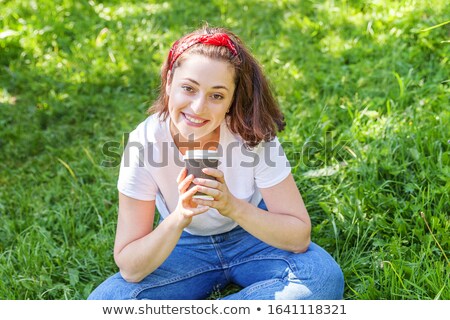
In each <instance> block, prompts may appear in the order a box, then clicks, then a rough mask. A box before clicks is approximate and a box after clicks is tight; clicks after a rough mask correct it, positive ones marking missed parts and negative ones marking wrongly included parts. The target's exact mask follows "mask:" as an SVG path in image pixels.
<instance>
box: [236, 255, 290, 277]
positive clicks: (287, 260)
mask: <svg viewBox="0 0 450 320" xmlns="http://www.w3.org/2000/svg"><path fill="white" fill-rule="evenodd" d="M261 260H282V261H284V262H286V263H287V265H288V266H289V268H290V269H291V270H292V272H294V273H295V272H297V266H296V265H295V263H292V262H291V261H289V259H288V258H284V257H280V256H278V255H266V256H255V257H249V258H245V259H241V260H237V261H234V262H232V263H230V264H229V265H228V268H232V267H235V266H237V265H240V264H243V263H247V262H251V261H261Z"/></svg>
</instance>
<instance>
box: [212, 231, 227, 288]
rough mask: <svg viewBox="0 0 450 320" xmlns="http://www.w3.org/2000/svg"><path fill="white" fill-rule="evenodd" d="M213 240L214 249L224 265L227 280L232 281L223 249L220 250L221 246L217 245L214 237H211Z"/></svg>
mask: <svg viewBox="0 0 450 320" xmlns="http://www.w3.org/2000/svg"><path fill="white" fill-rule="evenodd" d="M211 240H212V241H211V242H212V244H213V246H214V250H215V251H216V254H217V257H218V258H219V261H220V264H221V266H222V270H223V272H224V274H225V278H226V279H227V281H228V282H229V281H230V274H229V272H228V264H227V263H226V262H225V260H224V257H223V254H222V251H220V248H219V246H218V245H217V243H216V242H215V241H214V238H213V237H211Z"/></svg>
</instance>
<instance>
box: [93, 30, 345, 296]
mask: <svg viewBox="0 0 450 320" xmlns="http://www.w3.org/2000/svg"><path fill="white" fill-rule="evenodd" d="M161 78H162V81H161V92H160V96H159V98H158V100H157V101H156V102H155V104H154V105H153V107H152V108H151V109H150V113H151V115H150V116H149V117H148V118H147V119H146V120H145V121H144V122H142V123H141V124H139V125H138V126H137V128H136V129H135V130H134V131H133V132H132V133H131V134H130V137H129V142H128V144H127V147H126V149H125V152H124V155H123V157H122V163H121V168H120V175H119V181H118V190H119V216H118V222H117V234H116V240H115V246H114V258H115V261H116V264H117V266H118V267H119V269H120V272H119V273H117V274H115V275H113V276H112V277H110V278H109V279H107V280H106V281H105V282H103V283H102V284H101V285H100V286H99V287H98V288H97V289H95V290H94V292H92V294H91V295H90V296H89V299H205V298H207V297H209V296H210V294H211V293H212V292H218V291H220V290H221V289H223V288H224V287H225V286H227V285H228V284H230V283H234V284H237V285H239V286H240V287H241V288H242V290H240V291H239V292H237V293H234V294H231V295H228V296H225V297H224V299H341V298H342V295H343V287H344V282H343V275H342V272H341V270H340V268H339V266H338V265H337V264H336V262H335V261H334V260H333V258H332V257H331V256H330V255H329V254H328V253H327V252H325V251H324V250H323V249H322V248H320V247H319V246H318V245H316V244H314V243H312V242H311V241H310V232H311V223H310V218H309V216H308V212H307V210H306V208H305V205H304V203H303V200H302V197H301V195H300V193H299V191H298V189H297V186H296V184H295V181H294V179H293V177H292V175H291V172H290V166H289V162H288V161H287V159H286V156H285V154H284V152H283V150H282V148H281V145H280V143H279V141H278V139H277V137H276V133H277V132H278V131H279V130H282V129H283V128H284V121H283V116H282V114H281V112H280V109H279V107H278V105H277V103H276V101H275V99H274V98H273V96H272V93H271V91H270V88H269V85H268V82H267V80H266V78H265V77H264V75H263V73H262V71H261V68H260V66H259V64H258V63H257V61H256V60H255V59H254V57H253V56H252V55H251V54H250V52H249V51H248V49H247V48H246V47H245V46H244V44H243V43H242V42H241V40H240V39H239V38H238V37H237V36H236V35H234V34H233V33H231V32H229V31H228V30H225V29H221V28H210V27H204V28H202V29H200V30H197V31H194V32H193V33H191V34H188V35H186V36H184V37H182V38H181V39H180V40H178V41H177V42H175V43H174V45H173V47H172V48H171V50H170V53H169V55H168V57H167V59H166V61H165V62H164V64H163V67H162V72H161ZM189 149H194V150H195V149H200V150H203V149H213V150H217V151H218V152H219V154H220V155H221V161H220V164H219V166H218V168H217V169H211V168H207V169H203V170H204V173H206V174H208V175H210V176H212V177H215V178H216V180H211V179H201V178H198V177H194V176H192V175H187V170H186V169H185V168H184V163H183V160H182V159H183V155H184V154H185V153H186V151H187V150H189ZM191 183H193V184H195V186H194V187H193V188H191V189H188V187H189V185H190V184H191ZM197 191H199V192H203V193H205V194H207V195H210V196H212V197H213V200H205V199H194V198H193V195H194V194H195V193H196V192H197ZM155 207H156V208H157V209H158V211H159V213H160V220H159V224H158V225H157V227H155V228H153V222H154V217H155Z"/></svg>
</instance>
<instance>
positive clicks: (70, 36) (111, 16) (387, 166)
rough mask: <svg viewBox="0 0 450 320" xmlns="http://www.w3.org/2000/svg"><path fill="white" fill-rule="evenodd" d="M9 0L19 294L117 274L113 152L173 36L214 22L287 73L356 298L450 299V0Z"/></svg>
mask: <svg viewBox="0 0 450 320" xmlns="http://www.w3.org/2000/svg"><path fill="white" fill-rule="evenodd" d="M0 6H1V8H2V9H1V10H0V128H1V129H0V154H1V162H0V218H1V221H2V223H1V224H0V281H1V283H2V285H1V286H0V297H1V298H3V299H85V298H86V297H87V295H88V294H89V293H90V291H92V289H93V288H94V287H95V286H97V285H98V284H99V283H100V282H101V281H103V280H104V279H105V278H106V277H107V276H109V275H111V274H112V273H114V272H116V271H117V269H116V266H115V265H114V261H113V257H112V246H113V241H114V231H115V223H116V221H115V220H116V211H117V191H116V189H115V188H116V187H115V185H116V180H117V174H118V167H117V166H114V161H113V160H117V156H118V155H119V154H120V153H121V151H122V149H123V138H124V134H125V133H126V132H130V131H131V130H133V128H134V127H135V126H136V125H137V124H138V123H139V122H140V121H142V120H143V119H144V118H145V116H146V115H145V110H146V109H147V107H148V106H149V104H150V103H151V101H152V100H153V99H154V98H155V96H156V93H157V90H158V85H159V68H160V65H161V62H162V61H163V59H164V57H165V56H166V54H167V52H168V49H169V47H170V45H171V44H172V43H173V41H174V40H176V39H177V38H178V37H179V36H181V35H182V34H183V33H185V32H186V31H190V30H192V29H194V28H196V27H198V26H200V25H202V24H203V22H205V21H207V22H208V23H209V24H211V25H214V26H225V27H228V28H230V29H232V30H233V31H234V32H235V33H236V34H238V35H240V36H241V37H242V39H243V40H244V41H246V43H247V44H248V46H249V47H250V48H251V50H252V51H253V52H254V54H255V55H256V56H257V58H258V59H259V60H260V61H261V64H262V65H263V67H264V69H265V71H266V73H267V75H268V77H269V79H270V80H271V83H272V85H273V88H274V90H275V92H276V96H277V99H278V100H279V102H280V104H281V106H282V108H283V112H284V113H285V115H286V120H287V129H286V130H285V131H284V132H283V133H281V134H280V140H282V141H283V143H284V144H285V146H286V147H285V150H286V153H287V155H288V157H289V159H290V160H291V162H292V167H293V174H294V176H295V178H296V181H297V184H298V187H299V188H300V190H301V191H302V195H303V197H304V199H305V203H306V204H307V208H308V211H309V213H310V216H311V218H312V221H313V224H314V227H313V241H315V242H316V243H318V244H320V245H321V246H323V247H324V248H325V249H327V250H328V251H329V252H330V253H331V254H332V255H333V256H334V257H335V258H336V260H337V261H338V262H339V264H340V265H341V266H342V268H343V270H344V274H345V278H346V292H345V298H346V299H450V291H449V290H448V288H449V285H450V284H449V278H450V277H449V271H450V265H449V263H448V257H449V256H450V250H449V245H450V243H449V242H450V238H449V236H448V235H449V233H450V230H449V227H450V223H449V212H450V205H449V203H450V201H449V194H450V150H449V148H450V142H449V139H450V136H449V129H448V124H449V123H450V106H449V105H450V104H449V93H450V90H449V81H450V80H449V70H450V68H449V57H450V50H449V48H450V44H449V40H450V39H449V32H450V24H445V22H446V21H447V20H448V17H449V16H450V10H449V8H450V7H449V6H448V5H446V1H444V0H433V1H414V0H403V1H372V0H367V1H362V0H348V1H344V0H343V1H331V0H330V1H327V0H320V1H313V0H306V1H289V0H283V1H276V0H272V1H263V2H262V1H256V0H253V1H241V0H237V1H208V2H206V1H198V2H196V1H185V2H179V1H168V2H164V3H162V2H159V1H133V0H130V1H113V0H110V1H103V2H99V1H95V0H90V1H70V0H59V1H49V0H39V1H28V0H27V1H24V0H15V1H8V0H0ZM439 24H441V25H439ZM438 25H439V26H438ZM433 26H437V27H436V28H431V27H433ZM111 142H112V144H109V145H106V146H109V147H108V148H106V149H105V144H107V143H111ZM114 154H115V156H114ZM105 161H108V163H109V164H111V163H112V164H113V165H110V166H108V165H105ZM102 164H103V165H102ZM421 212H423V213H424V214H423V217H422V216H421V214H420V213H421ZM425 219H426V220H425ZM427 224H428V225H427ZM230 290H236V288H234V287H232V288H230ZM225 294H226V292H225Z"/></svg>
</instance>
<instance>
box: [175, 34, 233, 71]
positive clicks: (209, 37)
mask: <svg viewBox="0 0 450 320" xmlns="http://www.w3.org/2000/svg"><path fill="white" fill-rule="evenodd" d="M197 43H203V44H207V45H211V46H217V47H226V48H228V50H230V51H231V53H232V54H233V56H237V55H238V52H237V50H236V47H235V45H234V43H233V42H232V41H231V39H230V37H228V35H227V34H226V33H214V34H201V35H197V34H195V35H190V36H188V37H186V38H182V39H180V40H178V41H176V42H175V43H174V44H173V46H172V49H170V52H169V70H172V67H173V64H174V63H175V61H177V59H178V57H179V56H180V55H181V54H182V53H183V52H185V51H186V50H187V49H189V48H190V47H192V46H193V45H194V44H197Z"/></svg>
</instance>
